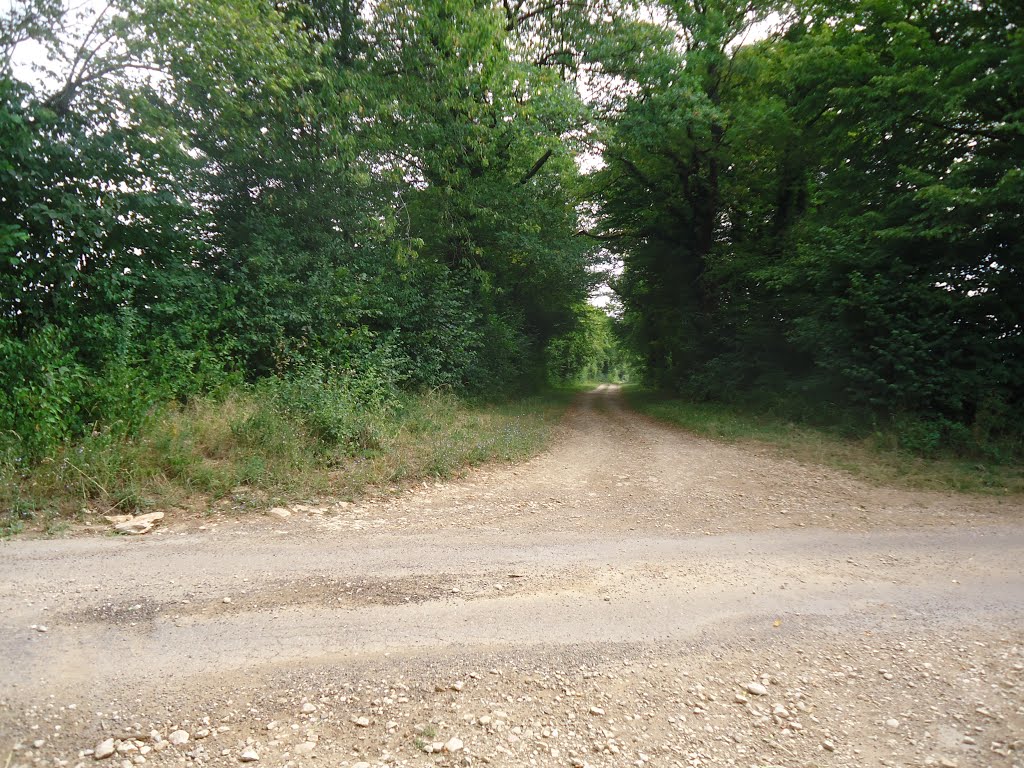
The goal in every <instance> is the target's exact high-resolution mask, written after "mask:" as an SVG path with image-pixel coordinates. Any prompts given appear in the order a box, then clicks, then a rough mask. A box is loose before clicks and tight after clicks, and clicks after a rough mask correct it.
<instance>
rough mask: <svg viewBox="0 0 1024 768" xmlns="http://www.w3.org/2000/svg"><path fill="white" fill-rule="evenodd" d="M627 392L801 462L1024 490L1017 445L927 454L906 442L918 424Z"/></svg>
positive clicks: (932, 485)
mask: <svg viewBox="0 0 1024 768" xmlns="http://www.w3.org/2000/svg"><path fill="white" fill-rule="evenodd" d="M626 396H627V399H628V401H629V404H630V405H631V406H632V407H633V408H635V409H636V410H637V411H639V412H640V413H643V414H645V415H647V416H650V417H652V418H655V419H657V420H659V421H664V422H667V423H669V424H674V425H676V426H679V427H682V428H683V429H685V430H687V431H688V432H692V433H694V434H695V435H700V436H701V437H709V438H712V439H715V440H724V441H727V442H732V443H746V444H758V445H765V446H770V447H771V448H774V449H776V450H778V451H779V452H780V453H781V454H782V455H785V456H787V457H790V458H793V459H796V460H797V461H801V462H805V463H807V464H824V465H826V466H830V467H834V468H836V469H841V470H844V471H846V472H849V473H850V474H852V475H854V476H855V477H858V478H861V479H863V480H866V481H868V482H871V483H874V484H877V485H891V486H896V487H906V488H915V489H926V490H951V491H961V492H968V493H986V494H996V495H1011V494H1024V462H1022V461H1021V460H1020V455H1019V454H1018V453H1016V450H1015V446H1013V445H1004V446H993V445H989V448H990V452H989V453H988V454H987V455H978V454H975V455H964V454H960V453H957V452H956V451H954V450H952V449H949V448H942V449H937V450H931V451H928V452H927V453H923V452H922V450H921V446H920V445H919V444H917V443H913V444H911V445H910V446H907V445H905V444H901V435H905V434H907V433H908V431H910V432H912V431H913V429H921V428H922V427H921V426H920V425H918V426H917V427H909V426H907V425H902V426H901V425H886V426H878V427H876V428H875V429H865V428H864V427H863V421H862V420H853V421H850V422H848V423H847V424H846V425H845V426H839V425H837V423H836V422H837V421H838V419H837V418H836V415H835V414H833V416H832V418H831V419H829V420H825V421H824V423H822V422H819V425H818V426H814V425H811V424H809V423H807V422H800V421H797V420H794V419H793V418H792V417H786V416H785V415H781V414H780V413H779V411H778V410H774V409H772V408H767V407H764V406H758V407H754V406H742V405H737V404H727V403H722V402H715V401H704V402H697V401H695V400H692V399H686V398H680V397H678V396H674V395H671V394H665V393H661V392H657V391H655V390H651V389H645V388H643V387H638V386H631V387H627V388H626ZM830 422H831V423H830ZM997 449H1001V450H997Z"/></svg>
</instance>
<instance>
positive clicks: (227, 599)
mask: <svg viewBox="0 0 1024 768" xmlns="http://www.w3.org/2000/svg"><path fill="white" fill-rule="evenodd" d="M221 602H222V603H224V604H225V605H226V604H227V603H230V602H231V598H230V597H225V598H224V599H223V600H222V601H221Z"/></svg>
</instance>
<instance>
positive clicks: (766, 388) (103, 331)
mask: <svg viewBox="0 0 1024 768" xmlns="http://www.w3.org/2000/svg"><path fill="white" fill-rule="evenodd" d="M78 8H79V10H77V11H68V10H66V9H65V6H64V5H63V4H62V3H61V2H59V1H58V0H19V1H18V2H15V3H13V4H12V5H10V6H9V9H8V10H7V11H6V12H5V15H4V16H3V18H2V20H0V68H2V69H0V143H2V146H3V149H4V152H3V156H2V159H0V185H2V194H0V450H2V453H3V455H4V456H5V457H6V459H7V460H8V462H14V463H15V464H18V465H19V466H21V465H24V464H31V463H33V462H38V461H39V460H41V459H43V458H45V457H46V456H49V455H51V454H52V453H53V451H54V449H55V446H60V445H67V444H68V441H73V440H75V439H78V438H81V437H84V436H88V435H93V434H123V435H130V434H133V432H134V431H135V430H137V428H138V425H139V424H140V423H141V421H142V420H144V419H145V418H146V417H147V414H149V413H151V412H152V408H153V406H154V405H155V404H159V403H163V402H174V401H177V402H187V401H189V400H190V399H191V398H193V397H195V396H196V395H200V394H202V393H209V392H216V391H218V390H220V389H223V388H225V387H233V386H236V385H237V386H242V387H243V388H244V387H253V386H262V387H264V388H265V390H266V391H267V392H270V396H271V398H272V400H273V402H275V403H278V404H283V405H282V407H285V406H287V407H290V408H291V409H292V410H294V411H296V412H298V413H299V414H300V415H302V414H305V415H302V418H304V419H306V420H307V421H309V422H310V423H311V426H310V427H309V428H310V430H312V432H314V433H318V434H323V435H325V436H326V437H325V438H324V439H329V440H333V441H336V442H337V441H341V442H344V441H346V440H355V441H356V442H358V437H357V436H355V437H354V436H353V432H354V431H355V432H357V431H358V429H359V427H358V422H359V420H358V419H357V418H355V417H352V418H351V419H348V417H346V419H347V420H346V419H340V420H338V419H334V417H333V416H331V414H333V413H334V411H336V410H337V408H335V407H334V406H330V407H327V406H323V407H321V406H322V404H320V405H318V404H317V403H319V401H320V400H326V402H329V403H335V404H337V403H344V404H345V405H344V409H343V410H345V411H346V413H349V414H358V413H359V412H360V411H361V409H364V408H365V409H373V408H378V409H379V408H382V407H387V405H388V404H389V403H391V402H393V399H394V396H395V393H396V392H397V391H398V390H399V389H401V388H406V389H428V388H443V389H445V390H452V391H458V392H481V391H502V390H508V389H512V388H515V387H518V386H521V385H523V384H524V383H529V382H538V381H541V380H543V379H545V378H554V379H561V380H565V379H572V378H577V377H580V376H587V377H590V378H608V379H616V378H621V377H622V376H624V375H626V373H627V372H628V371H629V370H630V369H635V370H637V372H639V373H640V374H642V375H644V376H646V377H647V379H648V380H649V381H650V382H651V383H654V384H656V385H659V386H662V387H667V388H670V389H673V390H676V391H678V392H683V393H686V394H687V395H689V396H693V397H698V398H708V399H724V400H735V401H743V402H746V403H748V404H750V403H753V404H757V405H760V406H763V407H769V408H772V409H775V410H777V411H779V412H783V413H786V414H788V415H791V416H793V417H796V418H803V419H810V420H817V421H831V422H835V421H837V420H842V421H845V422H848V423H849V424H850V425H852V426H853V427H854V428H855V429H860V430H863V429H873V428H884V429H895V430H896V431H897V433H898V434H899V435H900V439H901V444H902V445H903V446H904V447H908V448H911V449H913V450H916V451H926V452H927V451H929V450H934V449H935V448H938V447H940V446H951V447H954V448H957V449H962V450H964V451H968V452H969V451H975V450H978V449H979V448H981V449H987V448H986V446H989V447H990V446H994V445H996V444H1002V445H1007V444H1013V443H1016V444H1017V446H1018V447H1019V444H1020V439H1021V437H1020V436H1021V435H1022V434H1024V354H1022V353H1024V349H1022V347H1024V341H1022V339H1024V334H1022V326H1021V322H1022V321H1021V312H1022V307H1024V280H1022V279H1021V278H1022V276H1021V265H1022V248H1024V246H1022V237H1021V234H1022V229H1024V227H1022V215H1024V214H1022V211H1024V175H1022V171H1021V158H1022V157H1024V129H1022V114H1024V112H1022V110H1024V93H1022V83H1024V37H1022V31H1021V22H1022V20H1024V19H1022V17H1024V11H1022V10H1021V7H1020V4H1019V3H1015V2H1010V1H1009V0H996V1H995V2H989V3H983V4H975V3H968V2H963V0H931V1H930V2H917V0H871V1H870V2H861V1H860V0H857V1H856V2H855V1H853V0H849V1H847V0H830V1H829V2H816V1H814V0H812V1H811V2H806V3H804V2H801V3H796V4H793V3H781V2H764V3H753V4H752V3H748V2H737V1H736V0H690V1H689V2H679V1H677V0H655V2H650V3H639V2H631V1H627V0H621V1H620V0H587V2H578V1H577V0H554V2H551V1H550V0H503V1H502V2H500V3H499V2H497V0H384V1H382V2H374V3H370V2H361V0H317V1H316V2H302V1H300V2H290V1H289V2H270V0H173V1H172V0H115V2H113V3H111V4H110V5H108V6H103V7H102V8H101V7H100V6H93V4H85V5H82V6H78ZM75 14H84V16H83V17H82V18H76V16H75ZM26 43H27V44H28V45H30V46H35V49H34V50H35V51H37V54H36V55H35V58H36V59H37V60H38V61H42V60H43V59H44V58H45V59H46V61H47V62H48V63H47V64H46V68H48V70H49V71H48V72H47V73H43V74H40V73H35V74H31V73H26V71H25V68H24V66H23V65H20V68H19V66H16V65H18V62H19V61H21V59H19V54H18V51H19V50H24V48H23V46H24V45H25V44H26ZM39 51H45V52H46V56H45V57H44V56H42V55H41V54H39V53H38V52H39ZM581 169H582V170H581ZM608 261H612V262H615V261H618V262H619V264H620V265H621V269H620V270H618V272H617V276H616V277H615V278H614V279H613V287H614V289H615V292H616V293H617V296H618V302H619V305H618V310H617V311H618V315H619V321H618V325H619V328H620V330H621V334H622V338H623V339H624V342H625V346H626V347H627V351H626V352H623V351H621V349H620V348H619V347H618V346H617V345H616V343H615V340H614V339H613V338H612V335H611V334H610V332H609V326H608V320H607V319H606V318H604V317H603V316H599V314H595V312H596V311H594V310H588V309H587V308H586V306H585V301H586V297H587V296H588V293H589V292H590V291H592V290H593V288H594V286H595V284H596V283H597V282H599V281H600V279H601V275H600V271H599V270H596V269H595V265H598V264H600V263H602V262H608ZM318 392H327V393H329V394H327V395H324V396H323V397H320V395H317V393H318ZM296 393H305V394H303V395H302V396H301V397H300V396H299V395H298V394H296ZM289 404H290V405H289ZM310 413H312V414H314V416H310V415H309V414H310ZM332 419H333V420H332ZM351 425H355V426H351ZM1007 441H1009V442H1007Z"/></svg>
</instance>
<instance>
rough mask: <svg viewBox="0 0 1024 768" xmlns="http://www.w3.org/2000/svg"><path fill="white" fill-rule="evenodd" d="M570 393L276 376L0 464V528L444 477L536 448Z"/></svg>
mask: <svg viewBox="0 0 1024 768" xmlns="http://www.w3.org/2000/svg"><path fill="white" fill-rule="evenodd" d="M328 389H329V388H328ZM571 396H572V392H571V391H569V390H560V391H555V390H552V391H549V392H546V393H544V394H540V395H535V396H532V397H528V398H522V399H514V400H508V401H501V402H485V401H467V400H465V399H461V398H459V397H456V396H455V395H452V394H449V393H445V392H437V391H430V392H423V393H419V394H397V393H396V394H393V396H390V397H389V398H388V399H387V400H386V402H377V403H370V404H366V403H362V404H360V403H358V402H356V401H354V400H353V398H351V397H348V396H347V394H346V393H345V392H340V391H334V392H331V391H327V392H324V391H316V390H315V389H313V388H311V387H308V386H307V385H304V384H296V383H294V382H288V383H282V382H278V383H276V384H273V385H265V386H261V387H257V388H235V389H232V390H229V391H227V392H225V393H222V394H220V395H219V396H216V397H201V398H196V399H194V400H193V401H191V402H189V403H188V404H186V405H181V404H168V405H165V406H163V407H161V408H158V409H156V410H154V411H153V412H152V413H151V414H150V415H149V417H148V418H147V419H146V420H145V422H144V424H143V425H142V427H141V429H140V430H139V431H138V432H137V433H136V434H135V435H134V436H130V437H126V436H116V435H114V434H110V433H104V432H102V431H100V432H94V433H93V434H92V435H90V436H88V437H86V438H84V439H81V440H78V441H75V442H70V443H67V444H65V445H63V446H62V447H61V448H60V449H59V451H57V452H56V453H55V454H54V455H52V456H51V457H49V458H47V459H45V460H43V461H42V462H41V463H37V464H35V465H33V466H31V467H29V468H25V467H22V466H20V465H19V463H18V462H17V461H14V460H10V459H8V460H6V461H2V462H0V534H3V533H6V534H8V535H9V534H11V533H15V532H18V531H21V530H25V529H34V530H40V529H41V530H51V531H53V530H59V529H60V528H61V526H62V525H66V523H67V521H70V520H74V519H81V518H84V517H85V516H87V515H89V514H95V513H101V514H111V513H117V512H136V511H146V510H152V509H162V508H169V507H187V508H190V509H196V508H199V509H204V508H205V509H208V508H209V507H210V504H212V503H213V502H214V501H216V500H217V499H219V498H222V497H225V496H228V495H235V496H238V497H241V498H245V499H247V500H249V501H250V503H251V505H252V506H253V507H255V508H259V507H265V506H267V505H268V504H270V503H276V502H282V501H288V500H290V499H299V498H302V499H309V498H316V497H322V496H335V497H341V498H355V497H357V496H359V495H361V494H364V493H367V492H368V491H369V490H371V489H373V488H374V487H381V486H386V485H388V484H395V483H403V482H411V481H417V480H421V479H424V478H444V477H450V476H452V475H454V474H457V473H458V472H459V471H461V470H462V469H463V468H465V467H468V466H471V465H474V464H480V463H483V462H489V461H513V460H516V459H520V458H523V457H526V456H529V455H531V454H533V453H535V452H537V451H539V450H541V449H542V448H543V447H544V446H545V445H546V444H547V441H548V439H549V437H550V435H551V430H552V427H553V426H554V425H555V424H556V423H557V421H558V419H559V417H560V416H561V414H562V412H563V411H564V409H565V407H566V406H567V405H568V403H569V401H570V399H571Z"/></svg>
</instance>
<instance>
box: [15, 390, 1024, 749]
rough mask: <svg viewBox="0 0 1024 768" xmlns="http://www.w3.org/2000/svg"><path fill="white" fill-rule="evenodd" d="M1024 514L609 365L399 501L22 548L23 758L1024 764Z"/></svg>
mask: <svg viewBox="0 0 1024 768" xmlns="http://www.w3.org/2000/svg"><path fill="white" fill-rule="evenodd" d="M1022 513H1024V509H1022V506H1021V504H1020V503H1019V502H1017V501H1012V500H999V499H982V498H974V497H962V496H957V495H953V494H924V493H911V492H906V491H895V490H889V489H877V488H871V487H869V486H866V485H863V484H861V483H859V482H857V481H854V480H852V479H850V478H849V477H847V476H844V475H842V474H839V473H836V472H833V471H831V470H826V469H822V468H819V467H809V466H805V465H800V464H797V463H794V462H789V461H785V460H780V459H778V458H775V457H773V456H772V455H771V454H769V453H767V452H759V451H754V450H751V449H748V448H742V447H733V446H723V445H720V444H717V443H713V442H709V441H706V440H701V439H697V438H694V437H692V436H689V435H686V434H684V433H681V432H678V431H676V430H673V429H669V428H667V427H664V426H661V425H658V424H656V423H653V422H650V421H648V420H646V419H643V418H642V417H639V416H637V415H636V414H634V413H632V412H630V411H629V410H627V409H626V408H625V407H624V405H623V403H622V401H621V396H620V394H619V392H618V391H617V390H616V389H615V388H614V387H608V386H606V387H602V388H600V389H598V390H597V391H595V392H593V393H590V394H588V395H586V396H584V397H583V398H581V400H580V402H579V404H578V405H577V406H576V407H574V408H573V409H572V410H571V411H570V413H569V415H568V417H567V418H566V421H565V424H564V426H563V427H562V432H561V435H560V437H559V439H558V440H557V442H556V444H555V446H554V447H553V448H552V449H551V450H550V451H548V452H547V453H546V454H544V455H542V456H539V457H537V458H536V459H534V460H532V461H530V462H527V463H525V464H522V465H518V466H512V467H501V468H489V469H485V470H481V471H479V472H476V473H474V474H472V475H471V476H470V477H468V478H467V479H465V480H463V481H460V482H456V483H451V484H444V485H437V486H430V487H424V488H418V489H414V490H411V491H409V492H408V493H405V494H403V495H402V496H401V497H400V498H398V499H392V500H389V501H380V502H371V503H367V504H364V505H343V504H340V503H339V504H334V503H330V502H328V503H324V504H322V505H319V506H315V507H312V508H311V509H307V510H306V513H305V514H303V513H302V511H301V510H297V511H296V512H295V513H294V514H293V515H292V517H290V518H288V519H287V520H277V519H275V518H270V517H267V518H258V519H252V518H249V519H245V520H236V521H229V522H225V523H222V524H220V525H210V526H207V529H206V530H197V529H196V528H195V527H194V525H192V524H188V523H177V522H173V521H172V522H171V523H170V525H169V526H168V527H167V528H165V529H163V530H162V531H161V532H160V533H159V534H157V533H154V534H150V535H148V536H146V537H142V538H137V539H125V538H109V537H96V538H73V539H68V540H53V541H43V540H39V541H28V540H19V541H14V542H10V543H6V544H3V545H0V606H2V607H0V659H3V662H2V664H0V748H2V749H3V750H5V752H4V754H0V760H5V761H7V759H8V754H10V760H9V761H8V765H10V766H20V765H34V764H38V765H57V766H63V765H69V766H74V765H77V764H78V763H79V762H81V763H83V764H88V763H92V762H94V761H95V760H96V758H95V757H94V756H93V755H92V754H91V753H87V752H82V750H90V749H93V748H95V747H96V746H97V745H99V744H100V743H101V742H103V741H104V740H105V739H107V738H108V737H113V738H115V739H117V740H120V741H119V742H117V743H116V744H115V746H116V747H118V748H119V749H120V753H119V754H115V755H114V756H112V757H110V758H104V760H106V761H107V762H111V764H117V765H118V766H119V768H120V766H121V764H122V763H125V762H126V761H127V765H125V766H124V768H129V765H131V764H142V763H140V762H139V761H138V758H140V757H141V758H143V759H144V761H145V763H146V764H147V765H151V764H155V765H157V766H163V765H175V766H177V765H180V763H181V761H182V760H183V759H184V760H188V761H193V762H198V763H210V764H223V765H235V764H237V763H238V762H239V760H240V759H241V758H242V756H243V754H244V753H245V751H246V750H252V753H255V754H257V755H258V756H259V761H260V762H261V763H263V764H272V765H289V764H291V765H318V764H319V765H330V766H336V767H337V768H343V767H344V766H355V765H359V764H360V763H362V764H363V766H383V765H387V766H406V765H408V766H426V765H503V766H524V765H533V764H535V765H544V766H548V765H550V766H570V765H576V766H582V765H585V764H586V765H592V766H620V765H652V766H656V765H665V766H698V765H707V766H712V765H713V766H719V765H733V764H735V765H744V766H746V765H787V766H797V765H811V764H813V765H851V766H852V765H858V766H859V765H880V764H884V765H911V764H913V765H925V764H933V765H947V766H948V765H957V766H974V765H977V766H984V765H1006V766H1009V765H1017V764H1020V762H1021V760H1022V759H1024V744H1022V743H1021V741H1020V739H1021V734H1022V733H1024V650H1022V649H1024V622H1022V619H1024V572H1022V571H1021V568H1020V565H1019V564H1020V562H1021V561H1022V558H1024V523H1022ZM189 525H192V527H189ZM33 627H34V628H33ZM40 627H45V630H46V631H40V629H39V628H40ZM363 718H365V719H363ZM153 731H155V732H157V734H158V735H159V737H160V738H159V739H157V738H155V737H153V736H151V732H153ZM176 731H185V732H187V733H188V735H189V737H190V738H189V741H188V742H187V743H185V744H183V745H170V744H169V743H168V742H167V741H166V739H168V738H169V737H170V735H171V733H172V732H176ZM176 738H178V739H180V738H181V737H180V736H177V737H176ZM133 739H134V740H133ZM444 745H447V748H446V749H444V748H443V746H444ZM251 757H252V754H251V753H250V754H246V758H247V759H249V758H251ZM61 760H63V761H67V762H66V763H61V762H55V761H61ZM928 761H931V762H928Z"/></svg>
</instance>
